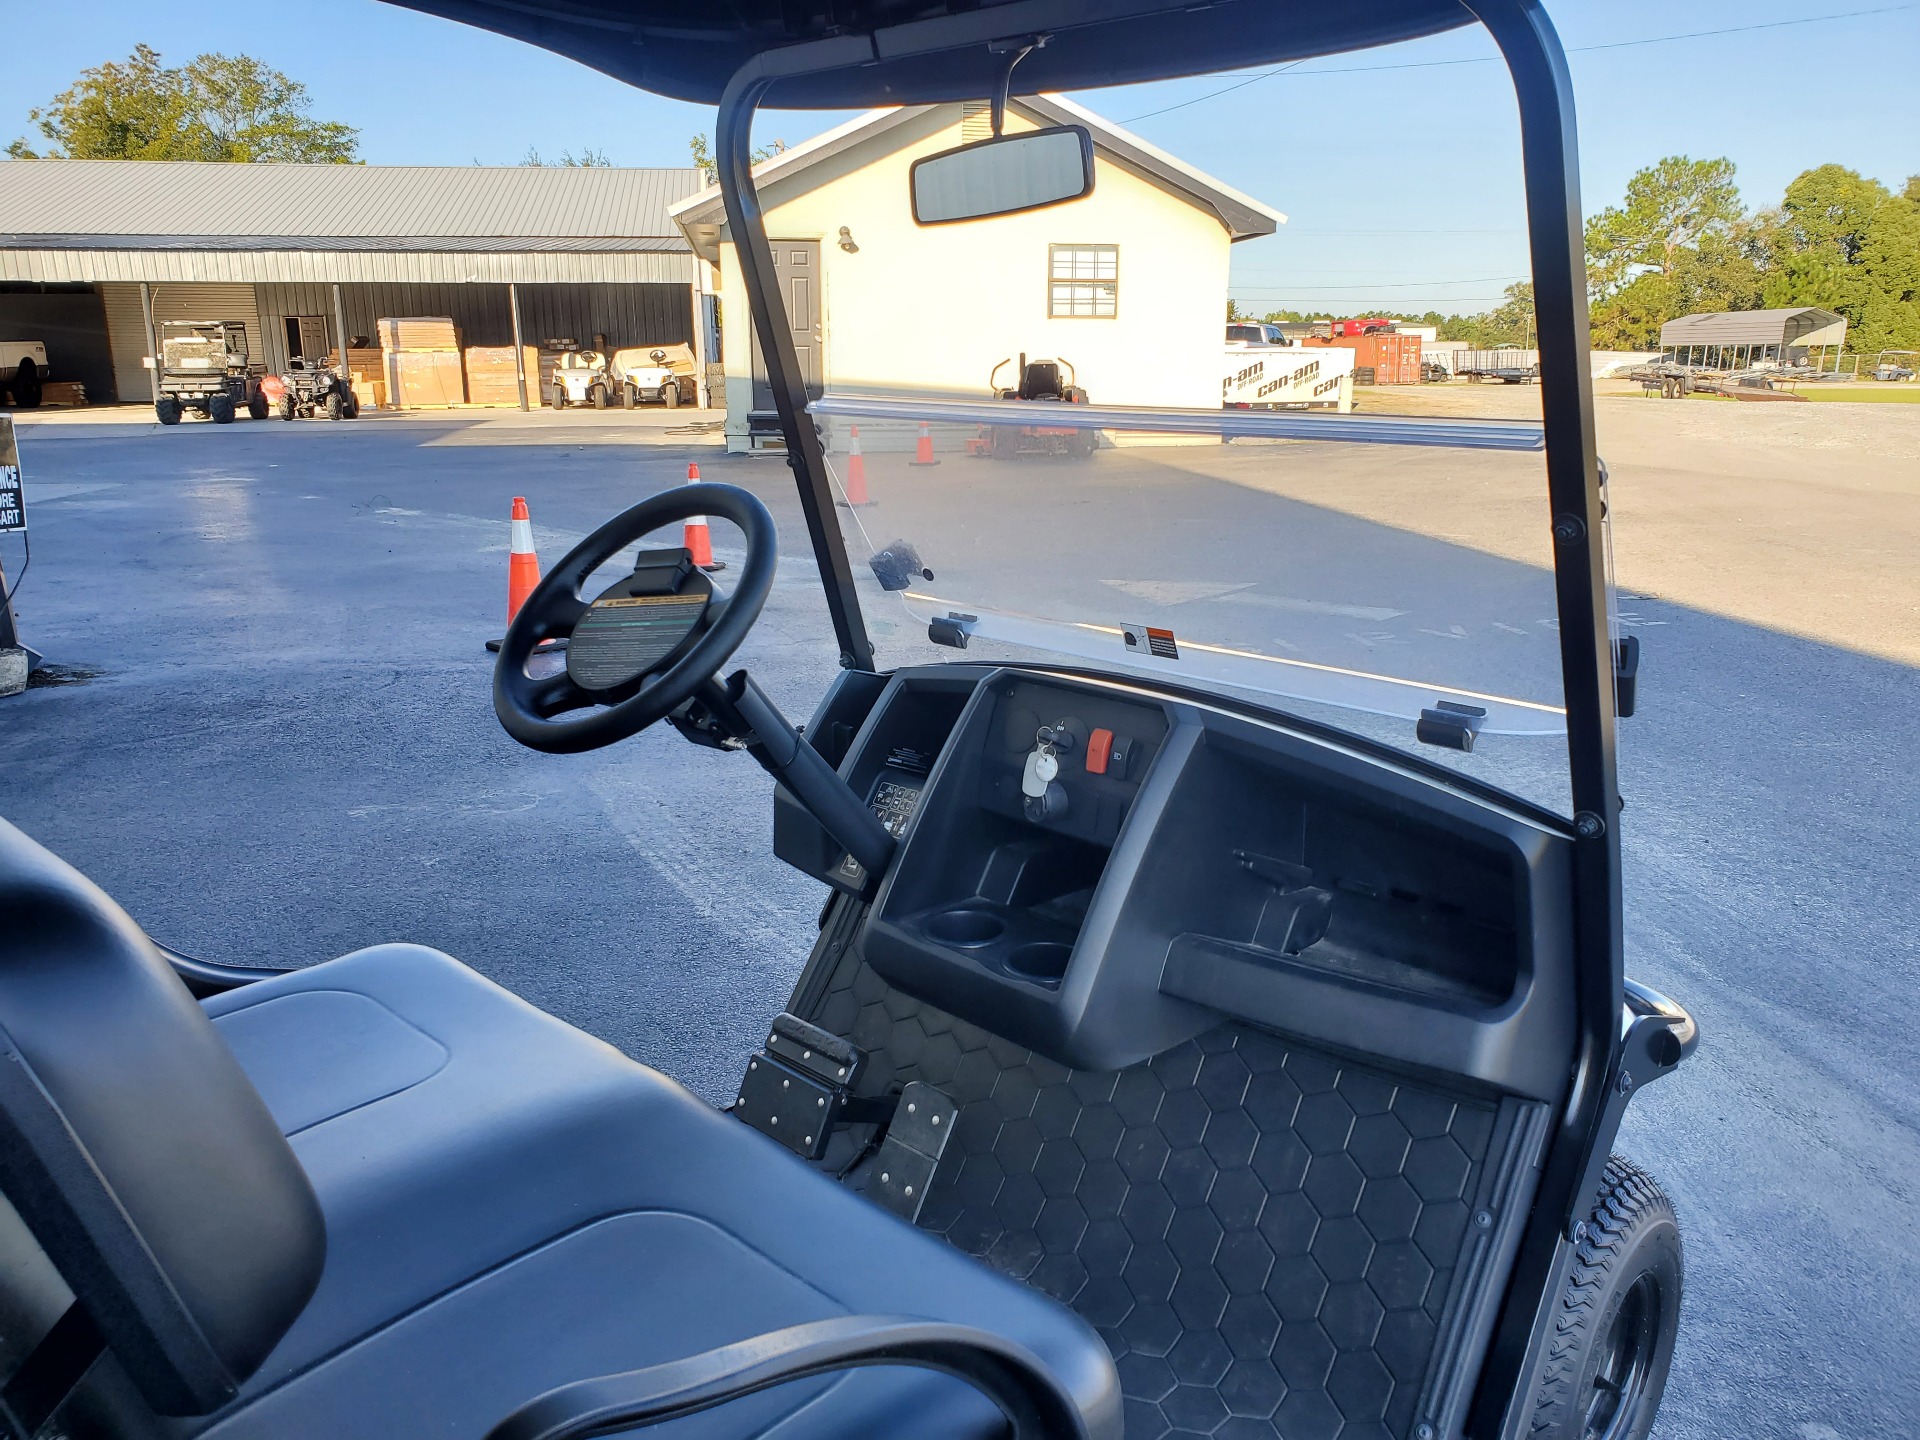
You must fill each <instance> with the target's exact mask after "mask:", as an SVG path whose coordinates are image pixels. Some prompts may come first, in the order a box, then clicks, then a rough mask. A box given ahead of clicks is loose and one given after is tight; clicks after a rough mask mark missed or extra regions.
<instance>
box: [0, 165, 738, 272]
mask: <svg viewBox="0 0 1920 1440" xmlns="http://www.w3.org/2000/svg"><path fill="white" fill-rule="evenodd" d="M705 181H706V177H705V175H704V174H703V173H702V172H701V171H699V170H696V169H691V168H672V169H647V170H640V169H619V170H616V169H610V168H600V167H573V166H533V165H512V166H479V165H472V166H425V165H293V164H256V165H249V164H220V163H212V162H200V161H165V160H8V161H0V225H4V226H5V231H4V232H0V248H19V249H35V248H58V247H61V246H71V245H75V244H80V245H88V246H109V247H112V248H118V249H153V248H169V247H173V248H192V249H195V250H211V249H231V248H253V249H301V250H327V249H333V250H356V251H364V250H396V249H400V250H442V249H470V250H488V249H519V250H529V249H533V250H538V249H554V250H589V249H592V250H598V249H614V250H660V249H672V250H684V249H685V246H686V242H685V240H684V238H683V237H682V236H681V234H680V231H679V230H678V228H677V227H676V226H675V225H674V223H673V221H672V219H671V218H670V216H669V214H668V209H669V207H670V206H671V205H672V204H673V203H674V202H675V201H677V200H679V199H681V198H682V197H684V196H687V195H690V194H692V193H693V192H695V191H697V190H698V189H700V187H701V186H702V185H703V184H704V183H705Z"/></svg>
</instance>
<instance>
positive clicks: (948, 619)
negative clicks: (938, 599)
mask: <svg viewBox="0 0 1920 1440" xmlns="http://www.w3.org/2000/svg"><path fill="white" fill-rule="evenodd" d="M979 623H980V617H979V616H978V615H963V614H961V613H960V612H959V611H958V610H949V611H948V612H947V613H946V614H945V615H940V616H936V617H935V618H934V619H932V620H929V621H928V622H927V639H929V640H931V641H932V642H933V643H934V644H936V645H945V646H946V647H948V648H949V649H951V650H964V649H966V648H967V637H968V636H969V635H971V634H972V633H973V628H972V627H973V626H975V625H977V624H979Z"/></svg>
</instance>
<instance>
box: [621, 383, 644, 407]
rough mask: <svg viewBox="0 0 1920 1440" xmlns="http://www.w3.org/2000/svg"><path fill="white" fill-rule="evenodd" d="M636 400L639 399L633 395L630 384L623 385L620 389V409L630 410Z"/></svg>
mask: <svg viewBox="0 0 1920 1440" xmlns="http://www.w3.org/2000/svg"><path fill="white" fill-rule="evenodd" d="M638 398H639V397H638V396H636V395H635V394H634V393H633V386H632V385H631V384H625V385H622V386H621V387H620V408H621V409H622V410H631V409H632V408H633V407H634V404H635V402H636V401H637V400H638Z"/></svg>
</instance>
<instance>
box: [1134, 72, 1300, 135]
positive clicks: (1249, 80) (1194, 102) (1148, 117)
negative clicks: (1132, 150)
mask: <svg viewBox="0 0 1920 1440" xmlns="http://www.w3.org/2000/svg"><path fill="white" fill-rule="evenodd" d="M1306 63H1307V62H1306V61H1305V60H1292V61H1289V62H1288V63H1287V64H1285V65H1282V66H1280V67H1279V69H1277V70H1268V71H1264V72H1263V73H1261V74H1259V75H1252V76H1249V77H1248V78H1247V79H1245V80H1242V81H1241V82H1240V83H1239V84H1238V85H1229V86H1227V88H1226V89H1224V90H1215V91H1213V92H1212V94H1209V95H1202V96H1201V97H1200V98H1199V100H1183V101H1181V102H1180V103H1179V104H1178V105H1169V106H1167V107H1166V109H1165V110H1149V111H1148V112H1147V113H1146V114H1144V115H1135V116H1134V117H1132V119H1129V120H1122V121H1121V122H1120V123H1121V124H1122V125H1131V124H1133V123H1134V121H1135V120H1151V119H1152V118H1153V117H1154V116H1156V115H1165V114H1166V113H1167V111H1168V110H1184V109H1186V108H1187V106H1189V105H1198V104H1199V103H1200V100H1211V99H1213V98H1214V97H1215V96H1217V95H1226V94H1230V93H1231V92H1233V91H1235V90H1244V89H1246V88H1247V86H1249V85H1251V84H1253V82H1254V81H1256V80H1269V79H1272V78H1273V77H1274V76H1275V75H1280V74H1283V73H1285V72H1286V71H1288V70H1291V69H1293V68H1294V66H1296V65H1304V64H1306Z"/></svg>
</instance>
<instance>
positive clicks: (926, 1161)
mask: <svg viewBox="0 0 1920 1440" xmlns="http://www.w3.org/2000/svg"><path fill="white" fill-rule="evenodd" d="M959 1114H960V1107H959V1106H958V1105H955V1104H954V1103H953V1101H951V1100H949V1099H948V1098H947V1097H946V1096H945V1095H942V1094H941V1093H940V1092H939V1091H938V1090H936V1089H934V1088H933V1087H932V1086H931V1085H928V1084H926V1083H925V1082H923V1081H920V1080H914V1081H910V1082H909V1083H908V1084H907V1086H906V1088H905V1089H903V1090H902V1091H901V1092H900V1100H899V1103H898V1104H897V1105H896V1106H895V1107H894V1111H893V1123H892V1124H890V1125H888V1126H887V1138H886V1140H885V1141H884V1142H882V1144H881V1146H880V1153H879V1155H877V1156H876V1157H874V1160H873V1164H872V1166H871V1168H870V1169H869V1170H868V1171H867V1194H868V1195H869V1196H870V1197H871V1198H872V1199H873V1200H874V1201H875V1202H877V1203H878V1204H881V1205H884V1206H885V1207H886V1208H887V1209H889V1210H891V1211H893V1213H894V1214H896V1215H898V1216H899V1217H900V1218H901V1219H902V1220H905V1221H907V1222H908V1223H909V1224H911V1223H912V1222H914V1221H916V1220H918V1219H919V1218H920V1207H921V1206H922V1205H924V1204H926V1203H927V1192H928V1191H929V1190H931V1189H932V1188H933V1176H934V1172H935V1171H936V1170H938V1169H939V1168H940V1157H941V1156H943V1155H945V1154H946V1153H947V1143H948V1141H950V1140H951V1139H952V1138H953V1122H954V1120H955V1119H956V1118H957V1117H958V1116H959Z"/></svg>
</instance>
